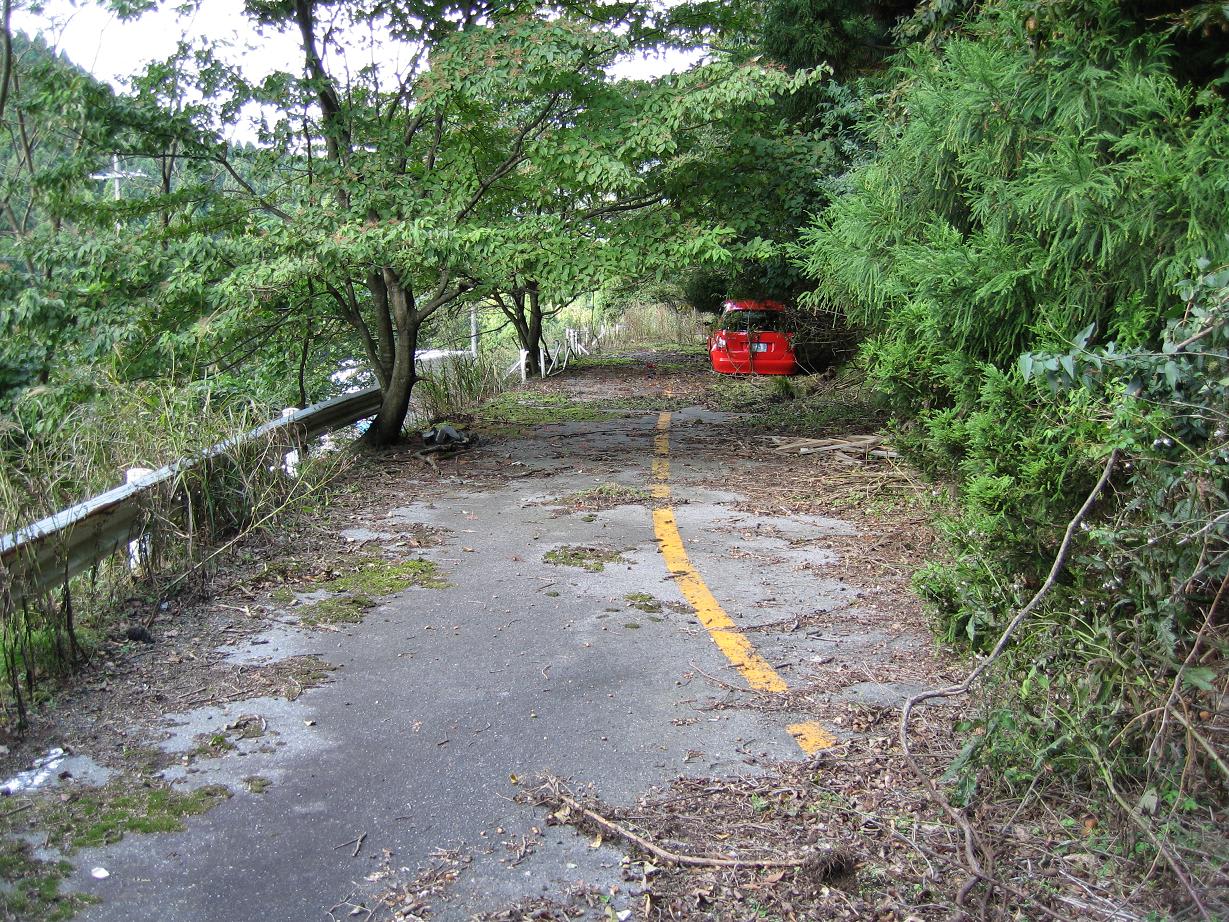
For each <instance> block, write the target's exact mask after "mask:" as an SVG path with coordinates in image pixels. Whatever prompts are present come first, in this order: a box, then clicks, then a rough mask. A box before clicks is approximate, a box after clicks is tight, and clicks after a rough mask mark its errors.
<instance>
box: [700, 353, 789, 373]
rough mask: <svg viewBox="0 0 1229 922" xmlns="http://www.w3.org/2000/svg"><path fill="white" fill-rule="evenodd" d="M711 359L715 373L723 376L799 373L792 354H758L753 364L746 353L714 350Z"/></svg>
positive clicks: (710, 354) (710, 355)
mask: <svg viewBox="0 0 1229 922" xmlns="http://www.w3.org/2000/svg"><path fill="white" fill-rule="evenodd" d="M709 358H710V359H711V360H712V363H713V371H715V372H717V373H718V374H721V375H792V374H796V373H797V372H798V360H797V359H796V358H795V357H794V355H793V354H792V353H789V354H785V355H781V354H776V355H774V354H772V353H757V354H756V355H755V361H754V362H752V361H751V358H750V357H749V356H748V355H747V353H746V352H729V351H726V350H724V349H714V350H712V351H711V352H709Z"/></svg>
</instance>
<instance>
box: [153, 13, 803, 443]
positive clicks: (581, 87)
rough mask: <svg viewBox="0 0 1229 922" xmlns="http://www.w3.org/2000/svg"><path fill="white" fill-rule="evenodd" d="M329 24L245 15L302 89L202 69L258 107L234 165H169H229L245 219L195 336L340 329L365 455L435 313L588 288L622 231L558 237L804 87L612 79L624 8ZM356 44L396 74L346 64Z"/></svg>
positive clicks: (706, 74)
mask: <svg viewBox="0 0 1229 922" xmlns="http://www.w3.org/2000/svg"><path fill="white" fill-rule="evenodd" d="M325 10H326V7H325V6H324V5H322V4H318V3H315V2H313V0H294V2H277V3H253V4H250V5H249V11H250V12H251V14H252V15H253V16H254V17H255V18H256V20H257V21H258V22H260V23H261V24H263V25H265V26H266V27H271V28H286V29H293V30H294V31H295V32H296V33H297V34H298V36H299V38H300V40H301V47H302V51H303V58H304V71H305V76H304V77H302V78H300V77H295V76H293V75H289V74H277V75H274V77H272V78H270V79H268V80H266V81H265V82H264V84H263V85H261V86H242V85H241V81H239V80H238V78H237V77H236V76H235V75H234V74H233V73H232V74H230V75H228V76H227V77H226V79H221V78H219V77H218V76H217V75H216V74H215V73H213V72H212V71H211V72H210V85H209V87H208V88H209V90H210V92H211V93H213V96H214V98H215V99H220V100H223V102H222V103H220V104H219V103H215V105H219V107H220V108H226V109H228V110H230V111H233V110H234V109H235V108H236V107H237V106H238V105H240V104H242V103H247V102H250V101H256V102H259V103H261V104H263V105H264V106H265V107H266V110H267V111H269V112H271V113H272V116H271V118H270V126H269V131H268V134H267V136H266V137H265V138H264V139H263V143H264V150H263V151H262V152H261V154H260V155H258V156H256V157H254V158H252V161H251V162H250V163H249V164H248V168H247V170H246V172H245V171H240V170H239V169H237V168H236V167H235V165H234V163H233V162H232V161H233V159H234V158H233V152H231V151H227V150H225V149H219V148H216V147H215V149H213V150H212V151H210V150H209V149H208V148H207V147H206V146H205V145H203V144H198V145H196V148H195V149H193V150H189V149H185V150H184V151H183V153H181V154H180V156H185V157H192V156H200V157H208V156H212V157H213V158H214V159H215V160H216V162H218V163H219V164H222V165H224V166H225V167H227V171H228V173H229V176H228V180H227V183H226V184H225V186H224V187H223V188H222V189H221V190H220V193H221V196H222V200H223V202H224V203H225V204H226V207H229V208H232V209H233V208H235V207H236V206H235V204H234V203H236V202H239V203H242V207H244V208H245V209H246V212H245V213H244V215H243V217H242V227H241V228H234V227H232V228H230V230H229V234H230V237H229V241H230V242H229V244H228V247H229V249H228V250H227V254H228V258H229V259H230V261H231V262H232V263H233V268H232V269H231V270H230V271H229V272H228V273H226V274H225V275H224V277H221V278H219V279H218V281H217V283H216V284H210V285H208V291H206V292H204V294H205V297H206V298H207V299H208V301H209V305H210V310H209V314H208V316H209V323H210V324H211V325H213V326H214V327H215V328H229V329H238V328H241V327H246V328H247V329H249V330H251V329H255V328H257V327H258V326H259V325H261V324H263V323H265V322H266V321H268V322H269V323H272V322H274V321H275V320H279V319H284V320H285V321H286V322H287V323H288V324H289V325H290V326H292V327H295V326H297V327H298V328H299V329H303V328H304V327H303V326H302V324H303V323H304V322H305V319H306V318H317V320H318V321H319V322H324V321H326V320H331V319H338V320H340V321H341V322H342V323H344V324H345V326H346V328H347V330H348V332H349V334H350V335H352V336H353V337H354V339H355V341H356V342H357V343H358V345H359V347H360V348H361V349H362V352H363V354H364V356H365V357H366V359H367V362H368V364H369V366H370V368H371V369H372V371H373V373H374V374H375V377H376V379H377V381H378V382H379V384H380V386H381V388H382V390H383V393H384V402H383V405H382V407H381V409H380V413H379V415H378V417H377V419H376V421H375V423H374V425H373V426H372V427H371V429H370V430H369V439H370V441H372V442H373V443H374V444H377V445H379V444H387V443H388V442H390V441H393V440H394V439H396V438H397V437H398V436H399V434H400V431H401V427H402V423H403V421H404V419H405V416H406V413H407V410H408V407H409V401H410V394H411V390H412V388H413V386H414V383H415V381H416V372H415V367H414V356H415V352H416V349H417V344H418V342H419V338H420V335H421V334H422V331H423V329H424V327H425V325H426V324H428V322H429V321H430V320H431V319H432V317H434V316H435V315H437V313H438V312H440V311H442V310H444V309H445V308H448V307H449V306H451V305H457V304H459V303H460V302H461V301H462V300H463V299H465V298H473V297H479V296H481V295H482V293H483V292H484V291H486V290H496V289H500V290H507V287H508V286H509V285H510V284H511V285H513V286H514V287H515V286H516V285H517V284H520V283H517V282H516V280H517V279H522V278H523V279H527V280H531V281H534V282H537V283H538V284H539V285H540V286H542V288H543V289H544V290H550V291H552V292H558V295H556V297H558V298H561V299H563V298H566V297H568V296H569V295H570V292H574V291H578V290H584V289H585V288H586V286H589V285H591V284H592V281H591V280H589V278H588V275H589V274H590V273H591V272H593V271H594V268H595V266H596V265H597V264H599V263H602V262H609V261H611V260H612V256H611V255H610V254H611V253H613V252H615V250H616V246H617V245H619V244H624V243H626V242H627V241H628V238H627V237H620V238H619V240H618V241H614V240H610V241H608V243H609V245H604V246H597V245H592V246H589V247H586V248H584V252H586V253H588V254H591V257H592V258H590V259H586V260H580V259H578V258H576V256H577V254H578V253H579V252H580V250H579V249H578V248H577V247H575V246H573V243H574V241H576V240H578V239H580V237H582V236H587V239H588V240H589V241H590V242H591V243H593V242H594V241H597V240H598V237H599V236H600V234H601V233H602V230H601V229H600V228H599V224H598V223H595V222H598V221H599V220H600V219H603V218H606V217H609V216H611V215H622V214H625V213H626V212H630V211H633V210H636V209H640V208H647V207H648V206H649V205H651V204H654V203H655V202H657V200H656V198H655V195H656V193H655V184H656V183H657V182H659V181H660V180H659V177H663V176H667V177H668V176H671V175H677V174H678V173H679V172H681V171H682V170H684V169H685V166H686V161H687V151H688V147H687V143H686V138H687V137H688V135H690V134H694V133H695V132H696V130H697V126H699V125H704V124H708V123H711V122H714V121H718V120H720V119H721V118H723V117H724V116H725V115H726V114H727V113H728V112H730V111H732V110H734V109H735V108H737V107H740V106H746V105H749V104H753V103H754V102H755V101H756V100H762V99H767V98H768V97H769V95H770V94H772V93H779V92H784V91H787V90H788V89H789V88H791V87H794V86H799V85H802V84H803V83H805V81H806V79H807V76H806V75H805V74H804V75H801V76H798V77H791V76H789V75H785V74H782V73H780V72H777V71H772V70H768V69H763V68H758V67H755V66H747V65H740V64H735V63H730V62H719V63H714V64H711V65H709V66H707V67H704V68H702V69H699V70H696V71H693V72H690V73H688V74H685V75H681V76H677V77H670V78H665V79H663V80H660V81H656V82H654V83H651V84H646V83H639V82H616V81H611V80H609V79H608V78H607V77H606V72H605V69H606V67H607V66H608V65H609V64H610V63H611V62H612V61H613V60H614V59H615V57H616V56H618V55H619V54H621V53H626V52H628V51H632V50H634V49H636V48H637V47H638V46H637V41H638V40H639V39H638V37H637V35H636V33H635V28H632V26H635V21H634V20H630V21H631V26H629V29H630V31H625V32H623V33H622V34H620V32H619V31H617V30H616V28H615V27H616V26H619V25H620V24H623V25H628V23H629V16H628V15H627V14H628V10H629V8H628V7H626V6H620V7H619V8H618V9H617V10H614V12H613V13H612V12H611V10H610V9H608V8H606V7H605V6H604V5H602V4H596V5H593V6H591V7H590V6H585V5H580V6H574V7H573V8H572V9H569V10H566V11H565V10H561V9H555V8H553V7H550V6H540V5H536V4H523V5H517V4H505V5H500V7H499V8H498V9H494V10H492V9H486V8H484V7H482V6H479V5H464V4H462V5H454V4H430V3H425V4H401V5H398V6H397V7H395V8H389V7H387V6H386V5H383V4H374V5H370V6H368V5H365V4H363V3H337V4H332V5H330V6H328V7H327V12H328V27H327V28H325V27H323V26H322V23H321V18H322V15H323V13H324V11H325ZM637 28H638V27H637ZM372 31H376V32H379V33H380V34H382V35H384V36H386V37H387V38H388V41H389V42H390V43H392V44H394V45H395V46H396V47H397V48H398V50H399V54H398V61H399V63H389V64H387V65H383V64H378V63H377V64H369V65H367V66H363V67H358V66H357V65H355V66H354V67H352V68H346V67H345V66H344V65H345V62H347V61H349V62H356V61H357V60H358V57H359V55H360V50H361V42H362V36H363V35H365V34H370V33H371V32H372ZM389 60H390V61H391V60H392V58H391V57H390V58H389ZM428 64H429V66H428ZM339 74H344V75H345V76H344V78H343V77H342V76H339ZM186 82H187V80H186V77H185V83H186ZM183 92H184V93H186V92H187V89H186V86H185V88H184V90H183ZM560 201H563V202H565V203H566V204H565V205H564V206H563V207H560V206H559V204H558V203H559V202H560ZM657 204H658V208H657V210H658V212H660V211H661V204H660V202H657ZM667 223H668V222H667V221H666V220H665V218H664V216H663V215H661V214H660V213H659V214H658V216H657V218H656V219H655V224H654V223H653V222H650V224H649V225H646V224H644V222H640V223H639V224H638V225H637V227H638V228H640V229H641V231H644V229H645V228H646V227H647V228H648V230H647V231H644V232H647V233H652V234H657V235H658V236H657V237H655V238H651V240H650V243H651V244H652V245H650V246H648V247H642V248H641V250H647V251H652V250H653V249H654V246H656V243H653V241H660V240H664V239H665V238H666V237H667V236H673V237H674V238H678V237H679V233H678V231H677V230H672V231H671V234H670V235H667V234H666V233H665V232H664V229H663V228H664V226H665V225H666V224H667ZM171 224H172V226H173V224H174V222H171ZM629 226H630V225H627V224H624V223H623V222H619V227H618V229H619V230H620V231H623V230H625V229H626V228H627V227H629ZM614 227H615V224H614V223H612V222H611V221H607V222H606V223H605V224H603V225H601V228H605V229H607V230H609V229H613V228H614ZM688 227H689V230H688V232H687V233H686V234H684V235H683V239H681V240H679V241H678V242H677V247H678V248H682V249H686V250H689V251H690V252H693V253H696V254H698V253H700V252H701V251H707V252H709V253H710V254H711V253H712V252H713V251H716V250H719V249H720V246H721V244H722V239H723V236H724V235H723V232H722V231H721V229H720V228H715V227H712V226H695V227H692V226H690V225H688ZM238 230H241V231H242V233H238V232H237V231H238ZM641 231H638V232H641ZM633 243H634V241H633ZM658 249H660V247H658ZM542 254H555V255H556V256H557V258H554V259H543V258H542ZM529 268H532V271H531V272H529V273H528V274H526V271H527V269H529ZM293 318H298V320H295V319H293Z"/></svg>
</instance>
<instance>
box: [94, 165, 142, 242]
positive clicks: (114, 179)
mask: <svg viewBox="0 0 1229 922" xmlns="http://www.w3.org/2000/svg"><path fill="white" fill-rule="evenodd" d="M144 175H145V174H144V173H142V172H141V171H140V170H121V169H120V168H119V154H112V155H111V172H109V173H91V174H90V179H98V180H101V181H103V182H106V181H107V180H111V183H112V185H111V190H112V192H113V193H114V198H115V201H117V202H118V201H119V200H120V198H121V196H120V188H119V181H120V180H121V179H136V178H138V177H143V176H144ZM115 232H116V233H117V234H118V233H119V232H120V222H119V218H118V217H117V218H116V219H115Z"/></svg>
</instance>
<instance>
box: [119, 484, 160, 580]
mask: <svg viewBox="0 0 1229 922" xmlns="http://www.w3.org/2000/svg"><path fill="white" fill-rule="evenodd" d="M153 472H154V469H153V468H152V467H130V468H128V470H126V471H124V483H126V484H128V485H129V486H131V485H132V484H134V483H136V482H137V481H138V480H140V479H141V478H142V477H148V476H149V475H150V474H152V473H153ZM149 554H150V546H149V535H147V534H145V533H144V532H142V533H141V534H139V535H137V536H136V537H135V538H133V539H132V540H131V541H129V542H128V569H129V570H131V571H132V573H133V575H134V576H140V575H141V571H142V570H144V569H145V565H146V563H148V562H149Z"/></svg>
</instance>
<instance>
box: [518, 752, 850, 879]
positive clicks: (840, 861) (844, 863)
mask: <svg viewBox="0 0 1229 922" xmlns="http://www.w3.org/2000/svg"><path fill="white" fill-rule="evenodd" d="M538 797H539V803H544V804H547V805H551V804H557V805H559V806H563V807H567V808H568V809H569V810H572V811H573V812H575V813H577V814H579V815H581V816H583V817H584V818H585V819H587V820H589V821H590V822H591V823H594V824H595V825H597V826H598V828H600V829H601V830H602V831H603V832H606V833H609V834H611V835H613V836H616V837H618V838H620V839H622V840H624V841H625V842H630V843H631V844H632V845H635V846H636V847H637V848H639V849H640V850H641V851H643V852H645V853H647V854H650V855H652V856H653V857H655V858H657V859H659V860H661V861H664V862H666V863H667V864H673V865H677V866H680V867H693V868H697V867H699V868H734V869H740V868H741V869H752V868H756V869H772V868H807V869H810V870H812V871H813V872H814V873H815V874H816V875H817V876H819V877H831V876H833V875H837V874H842V873H845V872H846V871H848V870H850V869H851V868H852V866H853V863H854V862H853V858H852V857H851V856H850V855H848V854H847V853H845V852H844V851H841V850H838V849H824V850H819V851H813V852H810V853H809V854H805V855H797V856H795V857H792V858H750V859H743V858H718V857H714V856H710V855H681V854H679V853H678V852H672V851H670V850H669V849H665V848H662V847H661V846H660V845H656V844H654V843H653V842H650V841H649V840H648V839H646V838H644V837H643V836H639V835H637V834H636V833H634V832H632V831H631V830H630V829H628V828H626V827H625V826H621V825H619V824H618V823H616V822H615V821H614V820H610V819H607V818H606V817H604V816H602V815H601V814H600V813H597V812H596V811H594V810H590V809H589V808H588V807H586V806H584V805H582V804H581V803H580V802H579V801H577V800H576V799H575V798H574V797H572V796H571V795H569V794H567V793H566V792H565V791H564V790H563V782H562V781H560V779H558V778H556V777H554V776H553V775H549V776H547V777H546V778H545V779H544V780H543V784H542V787H541V788H539V791H538Z"/></svg>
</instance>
